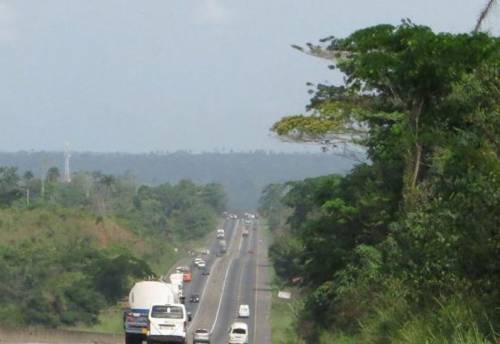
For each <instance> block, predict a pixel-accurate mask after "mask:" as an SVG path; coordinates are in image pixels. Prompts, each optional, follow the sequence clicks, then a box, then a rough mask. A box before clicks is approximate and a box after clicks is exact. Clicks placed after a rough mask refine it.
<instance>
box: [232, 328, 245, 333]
mask: <svg viewBox="0 0 500 344" xmlns="http://www.w3.org/2000/svg"><path fill="white" fill-rule="evenodd" d="M233 333H236V334H246V333H247V331H245V329H244V328H235V329H234V330H233Z"/></svg>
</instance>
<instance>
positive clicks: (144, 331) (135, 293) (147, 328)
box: [123, 281, 189, 344]
mask: <svg viewBox="0 0 500 344" xmlns="http://www.w3.org/2000/svg"><path fill="white" fill-rule="evenodd" d="M128 303H129V305H128V306H129V307H128V308H127V309H126V310H125V311H124V314H123V323H124V329H125V343H126V344H141V343H142V342H143V341H144V340H147V341H150V342H151V339H150V338H149V336H150V334H151V332H153V334H155V333H156V332H155V330H153V331H151V330H152V328H151V324H150V323H151V321H150V316H151V310H152V308H153V306H166V305H168V306H171V307H173V308H172V309H176V310H179V309H180V310H181V311H182V312H183V319H184V318H186V319H187V318H188V317H189V316H188V315H187V314H186V309H185V308H184V305H183V304H181V303H179V293H178V287H177V286H174V285H173V284H170V283H165V282H161V281H141V282H137V283H136V284H134V286H133V287H132V289H131V290H130V293H129V300H128ZM176 321H178V320H176ZM176 329H177V326H176ZM183 333H184V334H182V331H177V332H176V336H177V337H176V338H178V341H177V343H184V342H185V340H186V333H185V331H184V332H183ZM155 335H156V334H155ZM182 340H184V341H182Z"/></svg>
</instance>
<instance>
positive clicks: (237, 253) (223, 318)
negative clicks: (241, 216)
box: [189, 220, 271, 344]
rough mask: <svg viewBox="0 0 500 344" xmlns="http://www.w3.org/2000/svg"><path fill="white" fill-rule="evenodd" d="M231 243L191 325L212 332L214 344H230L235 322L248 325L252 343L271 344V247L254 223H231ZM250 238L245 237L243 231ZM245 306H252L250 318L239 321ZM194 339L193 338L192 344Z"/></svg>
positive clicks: (215, 268) (215, 267)
mask: <svg viewBox="0 0 500 344" xmlns="http://www.w3.org/2000/svg"><path fill="white" fill-rule="evenodd" d="M228 226H229V227H232V228H230V235H231V240H230V241H229V240H228V242H229V249H228V252H227V254H226V255H225V256H224V257H220V258H216V260H215V261H212V262H211V269H212V270H211V274H210V277H209V278H208V281H204V282H205V283H204V284H203V285H202V286H201V288H202V292H201V293H200V295H202V299H201V302H200V304H199V305H198V306H197V314H196V315H195V317H194V319H193V322H192V323H191V324H190V332H193V331H194V330H195V329H197V328H206V329H209V330H210V331H211V333H212V337H211V340H212V343H217V344H219V343H227V342H228V330H229V327H230V326H231V324H232V323H233V322H235V321H242V322H245V323H247V325H248V328H249V343H255V344H257V343H258V344H267V343H271V336H270V329H269V308H270V289H269V280H268V271H267V268H268V262H267V244H266V242H265V237H264V235H263V234H262V233H260V228H259V224H258V222H257V221H256V220H253V221H252V222H251V224H249V225H247V224H245V223H244V221H243V220H239V221H236V222H233V223H231V222H227V223H226V231H227V230H229V227H228ZM245 228H246V229H247V230H248V232H249V235H248V236H247V237H243V236H242V232H243V229H245ZM241 304H246V305H249V306H250V317H249V318H244V319H241V318H238V309H239V306H240V305H241ZM191 339H192V336H191V335H190V336H189V340H190V341H189V342H190V343H191Z"/></svg>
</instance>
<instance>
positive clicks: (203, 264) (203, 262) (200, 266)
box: [196, 260, 207, 269]
mask: <svg viewBox="0 0 500 344" xmlns="http://www.w3.org/2000/svg"><path fill="white" fill-rule="evenodd" d="M196 265H198V268H200V269H203V268H205V267H206V266H207V263H205V261H204V260H202V261H200V262H198V264H196Z"/></svg>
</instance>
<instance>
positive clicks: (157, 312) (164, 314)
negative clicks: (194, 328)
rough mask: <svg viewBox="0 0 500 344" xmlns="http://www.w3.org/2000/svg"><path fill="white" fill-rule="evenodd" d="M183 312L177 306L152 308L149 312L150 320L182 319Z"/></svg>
mask: <svg viewBox="0 0 500 344" xmlns="http://www.w3.org/2000/svg"><path fill="white" fill-rule="evenodd" d="M183 317H184V312H183V310H182V307H179V306H154V307H153V310H152V311H151V318H161V319H182V318H183Z"/></svg>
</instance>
